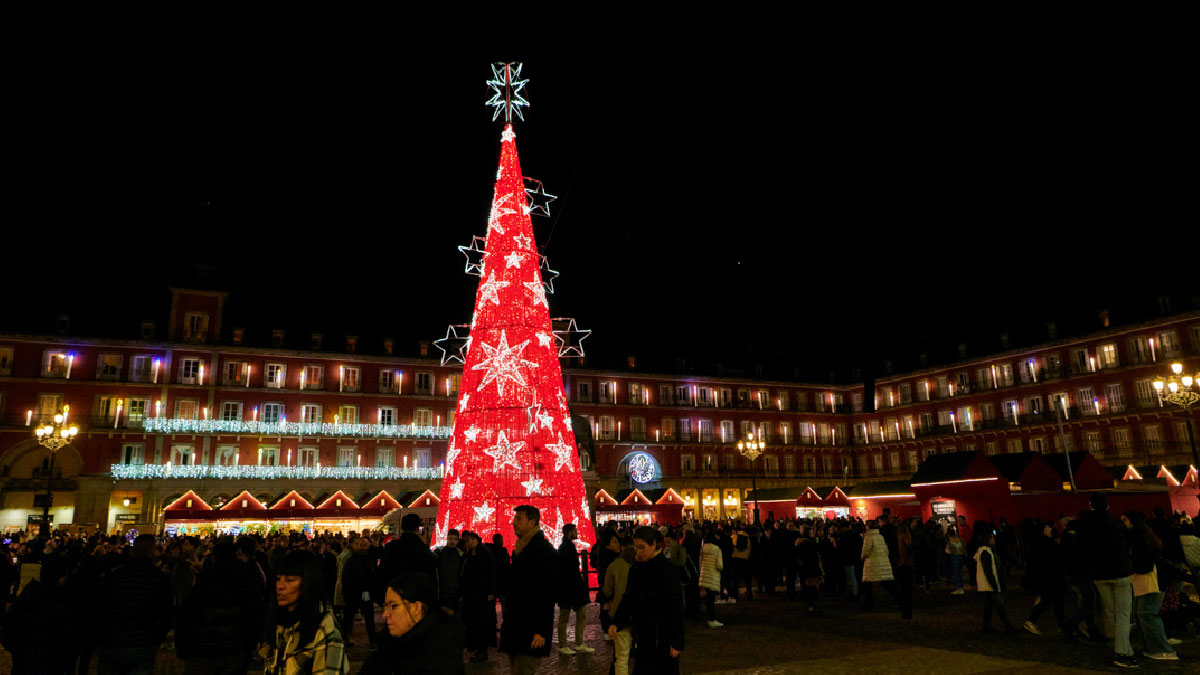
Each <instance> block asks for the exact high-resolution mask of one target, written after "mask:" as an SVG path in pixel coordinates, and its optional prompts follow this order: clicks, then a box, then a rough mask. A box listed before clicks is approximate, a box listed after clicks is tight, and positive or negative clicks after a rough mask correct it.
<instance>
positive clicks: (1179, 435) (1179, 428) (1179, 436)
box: [1171, 421, 1188, 447]
mask: <svg viewBox="0 0 1200 675" xmlns="http://www.w3.org/2000/svg"><path fill="white" fill-rule="evenodd" d="M1171 433H1172V434H1173V435H1174V437H1175V444H1176V446H1177V447H1185V446H1184V444H1185V443H1187V442H1188V429H1187V422H1184V421H1178V422H1174V423H1172V425H1171Z"/></svg>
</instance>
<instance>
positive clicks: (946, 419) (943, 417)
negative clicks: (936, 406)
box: [893, 409, 952, 440]
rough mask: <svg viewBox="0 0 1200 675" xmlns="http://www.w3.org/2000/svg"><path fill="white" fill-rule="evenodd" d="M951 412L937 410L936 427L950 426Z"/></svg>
mask: <svg viewBox="0 0 1200 675" xmlns="http://www.w3.org/2000/svg"><path fill="white" fill-rule="evenodd" d="M951 412H952V411H951V410H949V409H946V410H939V411H938V426H939V427H948V426H950V424H951V422H950V413H951ZM893 440H894V439H893Z"/></svg>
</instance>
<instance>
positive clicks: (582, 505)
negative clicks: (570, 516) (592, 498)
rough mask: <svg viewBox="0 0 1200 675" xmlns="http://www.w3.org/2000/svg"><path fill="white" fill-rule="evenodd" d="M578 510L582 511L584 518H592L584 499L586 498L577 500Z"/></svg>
mask: <svg viewBox="0 0 1200 675" xmlns="http://www.w3.org/2000/svg"><path fill="white" fill-rule="evenodd" d="M579 510H581V511H583V517H584V518H591V517H592V512H591V511H589V510H588V505H587V498H586V497H585V498H583V499H580V500H579Z"/></svg>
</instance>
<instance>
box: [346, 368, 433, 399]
mask: <svg viewBox="0 0 1200 675" xmlns="http://www.w3.org/2000/svg"><path fill="white" fill-rule="evenodd" d="M338 373H339V374H340V375H341V377H342V391H359V390H360V389H362V370H360V369H359V367H358V366H338ZM420 379H421V376H420V375H418V376H417V381H418V382H420ZM431 379H432V378H431ZM426 393H432V392H426Z"/></svg>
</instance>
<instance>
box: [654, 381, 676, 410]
mask: <svg viewBox="0 0 1200 675" xmlns="http://www.w3.org/2000/svg"><path fill="white" fill-rule="evenodd" d="M658 402H659V403H661V404H662V405H674V403H675V388H674V387H672V386H671V385H669V384H660V385H658Z"/></svg>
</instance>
